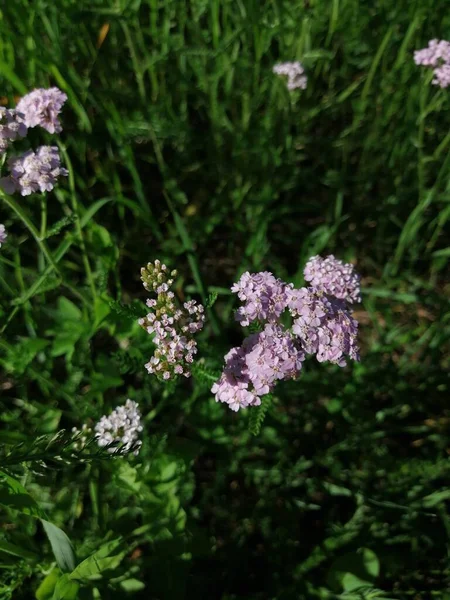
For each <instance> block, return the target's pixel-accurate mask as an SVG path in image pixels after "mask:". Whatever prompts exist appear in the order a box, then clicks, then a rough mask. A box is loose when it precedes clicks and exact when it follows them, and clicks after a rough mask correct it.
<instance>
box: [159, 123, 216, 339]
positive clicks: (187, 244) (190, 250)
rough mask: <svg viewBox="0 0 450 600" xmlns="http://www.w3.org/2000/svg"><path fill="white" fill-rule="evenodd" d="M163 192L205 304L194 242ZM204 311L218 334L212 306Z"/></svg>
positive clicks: (162, 166)
mask: <svg viewBox="0 0 450 600" xmlns="http://www.w3.org/2000/svg"><path fill="white" fill-rule="evenodd" d="M149 130H150V136H151V138H152V142H153V147H154V150H155V155H156V160H157V162H158V166H159V169H160V171H161V173H162V175H163V177H164V176H165V175H167V166H166V163H165V161H164V157H163V155H162V152H161V147H160V145H159V142H158V140H157V138H156V135H155V132H154V130H153V127H152V126H151V125H149ZM163 194H164V198H165V200H166V202H167V206H168V207H169V210H170V212H171V213H172V217H173V220H174V223H175V228H176V230H177V233H178V235H179V237H180V240H181V241H182V243H183V245H184V249H185V251H186V254H187V259H188V262H189V266H190V268H191V271H192V276H193V277H194V280H195V283H196V284H197V287H198V291H199V293H200V297H201V299H202V302H203V304H204V305H205V306H206V301H207V295H206V288H205V284H204V283H203V279H202V276H201V273H200V266H199V264H198V260H197V257H196V255H195V252H194V244H193V242H192V239H191V236H190V235H189V232H188V230H187V228H186V227H185V225H184V223H183V219H182V218H181V216H180V215H179V213H178V211H177V210H176V208H175V206H174V204H173V202H172V200H171V198H170V196H169V194H168V193H167V190H164V191H163ZM206 311H207V313H208V317H209V321H210V323H211V328H212V330H213V332H214V334H215V335H218V334H219V333H220V328H219V324H218V322H217V318H216V315H215V312H214V310H213V308H212V307H208V308H206Z"/></svg>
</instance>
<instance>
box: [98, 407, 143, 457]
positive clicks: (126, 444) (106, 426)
mask: <svg viewBox="0 0 450 600" xmlns="http://www.w3.org/2000/svg"><path fill="white" fill-rule="evenodd" d="M94 431H95V437H96V439H97V444H98V445H99V446H101V447H103V446H109V445H110V444H113V443H114V444H117V446H115V447H111V448H108V451H109V452H111V453H114V452H115V451H116V448H117V449H120V450H121V451H123V452H133V454H135V455H137V454H139V449H140V447H141V444H142V442H141V441H140V440H139V434H140V432H141V431H142V425H141V413H140V412H139V405H138V404H137V402H134V401H133V400H130V399H128V400H127V401H126V403H125V405H124V406H118V407H117V408H116V409H115V410H113V412H112V413H111V414H110V415H109V416H108V417H107V416H106V415H105V416H103V417H102V418H101V419H100V421H99V422H98V423H97V425H96V426H95V427H94Z"/></svg>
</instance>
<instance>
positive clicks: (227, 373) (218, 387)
mask: <svg viewBox="0 0 450 600" xmlns="http://www.w3.org/2000/svg"><path fill="white" fill-rule="evenodd" d="M304 360H305V355H304V353H303V350H302V348H301V346H300V344H299V343H298V342H297V340H296V339H295V336H293V335H292V334H291V333H290V332H289V331H286V330H285V329H284V328H283V327H282V326H281V325H279V324H271V323H268V324H267V325H266V326H265V327H264V329H263V331H261V332H260V333H254V334H252V335H250V336H249V337H248V338H246V339H245V340H244V343H243V344H242V346H241V347H240V348H232V349H231V350H230V352H228V354H227V355H226V356H225V368H224V370H223V373H222V375H221V377H220V379H219V381H218V382H217V383H215V384H214V385H213V387H212V390H211V391H212V393H213V394H215V396H216V400H217V401H218V402H225V403H226V404H228V406H229V407H230V408H231V410H234V411H238V410H239V409H240V408H247V407H248V406H258V405H259V404H261V396H264V395H265V394H268V393H269V392H270V391H271V390H272V389H273V387H274V386H275V384H276V382H277V381H278V380H280V379H293V378H294V377H297V376H298V375H299V374H300V371H301V368H302V362H303V361H304Z"/></svg>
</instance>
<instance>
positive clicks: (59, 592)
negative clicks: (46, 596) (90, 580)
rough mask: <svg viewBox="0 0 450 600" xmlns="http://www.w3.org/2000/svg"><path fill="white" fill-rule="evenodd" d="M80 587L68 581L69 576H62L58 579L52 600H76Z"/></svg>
mask: <svg viewBox="0 0 450 600" xmlns="http://www.w3.org/2000/svg"><path fill="white" fill-rule="evenodd" d="M79 589H80V586H79V585H78V583H76V582H75V581H72V580H71V579H70V576H69V575H67V574H66V575H63V576H62V577H61V578H60V579H58V581H57V583H56V586H55V591H54V592H53V596H52V600H77V599H78V590H79Z"/></svg>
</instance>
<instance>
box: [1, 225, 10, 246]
mask: <svg viewBox="0 0 450 600" xmlns="http://www.w3.org/2000/svg"><path fill="white" fill-rule="evenodd" d="M7 237H8V234H7V232H6V227H5V226H4V225H3V224H2V223H0V248H1V247H2V244H4V243H5V242H6V238H7Z"/></svg>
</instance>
